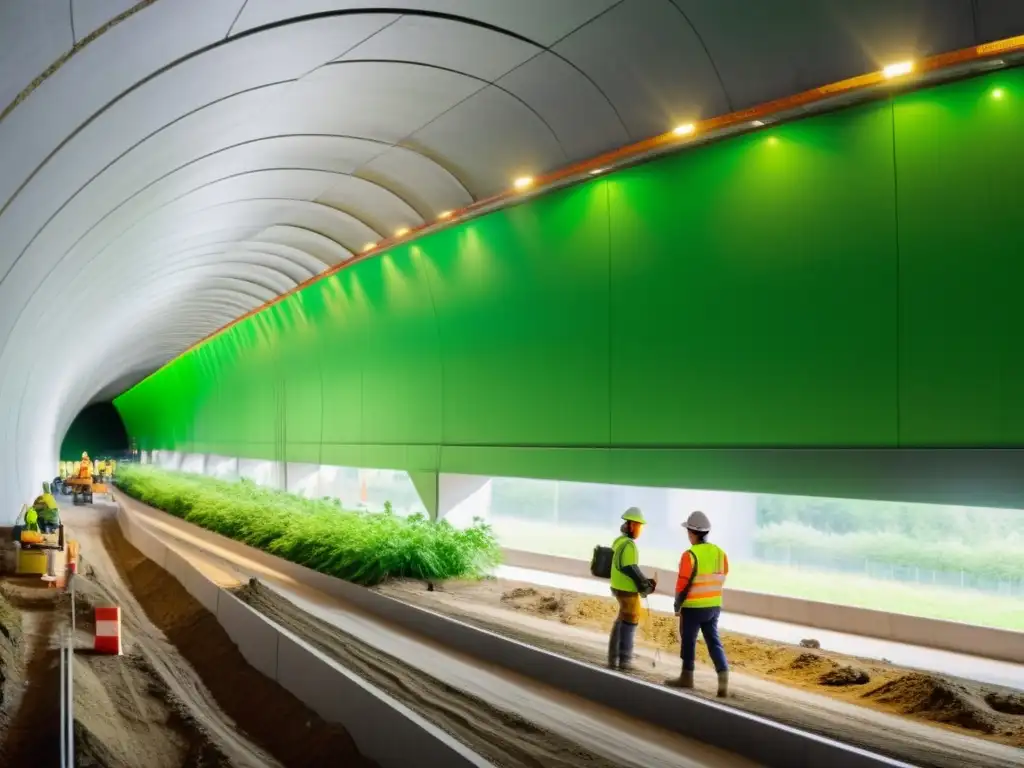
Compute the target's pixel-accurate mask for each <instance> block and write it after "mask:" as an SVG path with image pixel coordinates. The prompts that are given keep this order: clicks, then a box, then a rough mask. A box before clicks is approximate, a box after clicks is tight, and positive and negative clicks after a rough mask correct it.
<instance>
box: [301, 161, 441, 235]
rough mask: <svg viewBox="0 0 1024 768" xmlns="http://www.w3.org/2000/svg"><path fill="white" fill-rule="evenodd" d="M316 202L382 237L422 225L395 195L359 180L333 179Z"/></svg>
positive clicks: (368, 182) (376, 185)
mask: <svg viewBox="0 0 1024 768" xmlns="http://www.w3.org/2000/svg"><path fill="white" fill-rule="evenodd" d="M316 202H318V203H321V204H323V205H329V206H331V207H332V208H337V209H338V210H340V211H345V212H346V213H350V214H352V215H353V216H355V217H356V218H357V219H359V220H360V221H365V222H366V224H367V225H368V226H370V227H371V228H372V229H373V230H374V231H376V232H380V233H382V234H390V233H393V232H394V231H395V230H396V229H398V228H400V227H416V226H419V225H420V224H422V223H423V222H424V219H423V216H421V215H420V214H419V213H418V212H417V211H416V209H415V208H413V207H412V206H411V205H409V203H407V202H406V201H405V200H403V199H402V198H401V197H399V196H398V195H397V194H395V193H394V192H392V191H391V190H389V189H387V188H385V187H382V186H380V185H379V184H374V183H373V182H372V181H368V180H367V179H363V178H360V177H358V176H347V175H337V176H334V178H333V179H332V181H331V184H330V186H329V187H328V188H327V189H326V190H324V191H323V192H322V193H321V194H320V195H319V196H318V197H317V198H316Z"/></svg>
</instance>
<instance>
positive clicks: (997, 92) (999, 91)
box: [992, 88, 1006, 99]
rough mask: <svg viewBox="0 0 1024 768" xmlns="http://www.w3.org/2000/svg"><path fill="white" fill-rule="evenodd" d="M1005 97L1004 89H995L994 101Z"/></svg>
mask: <svg viewBox="0 0 1024 768" xmlns="http://www.w3.org/2000/svg"><path fill="white" fill-rule="evenodd" d="M1005 95H1006V91H1004V90H1003V89H1002V88H996V89H994V90H993V91H992V98H993V99H1001V98H1003V96H1005Z"/></svg>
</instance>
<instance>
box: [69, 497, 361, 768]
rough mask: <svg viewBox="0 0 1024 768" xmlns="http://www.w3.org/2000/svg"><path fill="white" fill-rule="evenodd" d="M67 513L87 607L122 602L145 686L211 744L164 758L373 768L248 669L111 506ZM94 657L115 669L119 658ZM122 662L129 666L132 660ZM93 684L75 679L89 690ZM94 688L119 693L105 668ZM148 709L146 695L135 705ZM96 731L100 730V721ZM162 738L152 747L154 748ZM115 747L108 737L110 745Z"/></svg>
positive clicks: (253, 767)
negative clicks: (135, 543) (131, 539)
mask: <svg viewBox="0 0 1024 768" xmlns="http://www.w3.org/2000/svg"><path fill="white" fill-rule="evenodd" d="M65 519H66V521H67V523H68V524H69V527H72V528H73V530H74V536H75V538H77V539H78V540H79V542H80V544H81V552H82V561H83V567H84V570H83V574H84V576H85V578H81V579H80V580H79V584H78V586H77V590H78V592H77V593H78V594H79V595H80V596H81V597H83V598H84V601H85V602H86V603H87V604H88V603H93V604H115V605H119V606H120V607H121V614H122V633H123V642H124V646H125V653H126V658H127V659H129V660H137V662H136V663H137V664H139V665H140V666H141V667H142V668H143V669H147V670H148V671H149V672H151V674H150V675H149V679H148V682H149V683H150V687H149V689H148V691H149V693H150V694H152V693H154V692H158V693H159V695H161V696H162V695H164V693H165V692H166V695H167V698H169V699H170V700H171V701H174V702H175V703H176V705H177V706H176V707H175V709H174V715H175V716H176V717H177V719H178V721H180V722H181V723H184V724H185V725H187V726H194V727H195V728H198V729H199V730H200V732H201V734H202V740H205V741H206V742H208V743H209V744H210V745H211V746H212V747H213V749H212V750H206V751H205V752H204V751H202V750H200V751H199V752H198V753H196V750H195V749H194V748H193V749H192V752H191V753H186V754H183V755H181V756H180V757H178V758H173V760H180V761H179V762H168V763H165V764H168V765H175V766H178V765H180V766H190V767H191V766H202V767H203V768H207V767H209V768H212V767H213V766H221V765H231V766H235V767H236V768H270V767H272V766H273V767H276V766H286V767H287V768H291V767H293V766H294V768H320V767H321V766H323V767H324V768H326V766H332V767H333V766H337V768H349V767H351V768H372V766H373V763H371V762H369V761H367V760H365V758H363V757H362V756H360V755H359V753H358V751H357V749H356V747H355V744H354V742H353V741H352V739H351V737H350V736H349V735H348V734H347V733H346V732H345V731H344V730H343V729H341V728H340V727H338V726H335V725H331V724H328V723H326V722H324V721H323V720H322V719H321V718H320V717H319V716H317V715H316V714H315V713H313V712H312V711H311V710H309V709H308V708H307V707H305V705H303V704H302V703H301V702H300V701H298V699H296V698H295V697H294V696H292V695H291V694H290V693H288V692H287V691H285V690H284V689H283V688H281V687H280V686H279V685H277V683H275V682H274V681H272V680H270V679H269V678H267V677H265V676H264V675H262V674H261V673H259V672H257V671H256V670H255V669H253V668H252V667H251V666H249V664H248V663H247V662H246V661H245V659H244V658H243V657H242V655H241V653H240V652H239V651H238V648H237V647H236V646H235V644H234V643H233V642H231V640H230V638H229V637H228V636H227V635H226V633H224V631H223V629H222V628H221V627H220V625H219V624H218V623H217V621H216V619H215V618H214V617H213V616H212V615H211V614H210V613H209V612H208V611H206V609H205V608H203V607H202V606H201V605H200V604H199V603H198V602H196V601H195V600H194V599H193V598H192V597H191V595H189V594H188V592H186V591H185V590H184V589H183V588H182V587H181V585H180V584H178V582H177V581H176V580H175V579H174V578H173V577H172V576H170V575H169V574H167V573H166V572H165V571H164V570H163V569H161V568H160V567H159V566H157V565H156V564H155V563H153V562H151V561H150V560H148V559H146V558H145V557H144V556H143V555H142V554H141V553H140V552H138V551H137V550H136V549H134V547H132V546H131V545H130V544H129V543H128V542H127V541H126V540H125V539H124V537H123V536H122V535H121V531H120V528H119V527H118V525H117V522H116V519H115V518H114V517H113V516H112V510H111V509H103V508H102V507H96V508H81V509H75V510H72V511H69V512H66V513H65ZM94 658H95V659H103V661H105V662H107V663H111V664H112V665H113V666H115V667H116V666H118V665H117V661H118V660H117V659H104V658H103V657H94ZM121 666H122V667H123V668H128V669H130V668H132V667H133V666H134V664H129V665H123V664H122V665H121ZM76 673H77V669H76ZM89 682H90V681H89V680H88V678H87V679H86V682H85V683H79V682H78V680H77V679H76V684H78V685H81V686H83V687H85V686H88V685H89ZM129 688H132V689H133V690H130V691H129V693H130V694H133V695H138V694H139V691H143V692H145V691H147V688H146V687H140V686H129ZM94 693H95V695H96V696H97V697H100V696H104V695H105V696H106V697H108V698H110V697H114V696H116V695H117V691H116V688H114V687H112V686H111V685H110V681H109V675H107V676H106V677H101V678H100V680H99V684H97V685H95V686H94ZM77 699H78V696H77V693H76V702H77ZM145 708H146V707H145V703H144V702H143V703H142V704H140V706H139V707H138V709H139V710H145ZM76 714H77V713H76ZM90 730H91V731H92V732H94V733H95V732H96V731H97V727H93V728H91V729H90ZM158 741H159V739H157V740H154V742H153V744H151V746H152V747H153V749H154V751H156V750H157V749H158ZM109 744H110V739H109V738H108V739H107V740H106V741H104V745H105V746H108V747H109ZM192 746H194V745H192ZM159 748H162V747H159ZM136 754H138V753H136ZM98 764H100V765H104V766H109V768H138V766H140V765H145V766H147V768H149V766H151V765H152V766H158V765H161V764H162V763H160V762H158V761H157V760H156V759H155V758H154V759H153V760H152V761H151V760H149V759H146V760H141V761H140V759H139V758H138V757H137V756H136V757H135V758H134V760H133V761H132V762H130V763H124V764H121V763H114V764H113V766H110V765H109V764H107V763H105V762H101V761H98Z"/></svg>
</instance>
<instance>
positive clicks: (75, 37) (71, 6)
mask: <svg viewBox="0 0 1024 768" xmlns="http://www.w3.org/2000/svg"><path fill="white" fill-rule="evenodd" d="M68 12H69V13H70V15H71V48H72V49H74V47H75V46H76V45H78V35H77V34H75V0H68Z"/></svg>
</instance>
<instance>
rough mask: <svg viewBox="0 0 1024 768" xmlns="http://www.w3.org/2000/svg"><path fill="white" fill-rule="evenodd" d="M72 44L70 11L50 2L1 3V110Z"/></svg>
mask: <svg viewBox="0 0 1024 768" xmlns="http://www.w3.org/2000/svg"><path fill="white" fill-rule="evenodd" d="M72 45H73V42H72V38H71V16H70V14H69V13H54V10H53V8H52V7H49V4H48V3H36V2H3V3H0V110H4V109H6V107H7V105H8V104H10V103H11V102H12V101H14V99H15V98H16V97H17V95H18V94H19V93H20V92H21V91H22V90H23V89H24V88H26V87H27V86H28V85H29V84H31V82H32V81H33V80H35V79H36V78H37V77H38V76H39V75H41V74H42V73H43V72H44V71H45V70H46V68H47V67H49V66H50V64H52V63H53V62H54V61H56V60H57V59H59V58H60V57H61V56H62V55H63V54H64V53H66V52H67V51H69V50H71V46H72Z"/></svg>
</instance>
